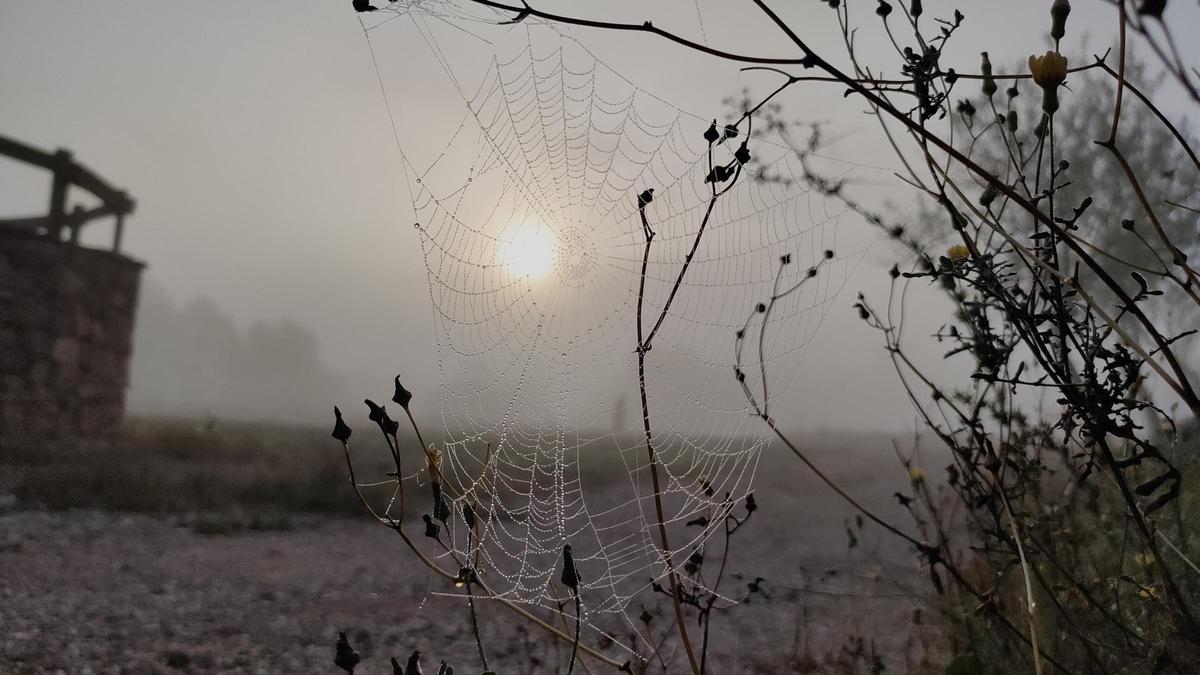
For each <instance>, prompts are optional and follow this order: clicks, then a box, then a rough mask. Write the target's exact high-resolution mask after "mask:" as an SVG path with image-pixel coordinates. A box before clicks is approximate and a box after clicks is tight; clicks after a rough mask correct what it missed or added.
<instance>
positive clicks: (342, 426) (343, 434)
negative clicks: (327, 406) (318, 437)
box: [331, 405, 351, 443]
mask: <svg viewBox="0 0 1200 675" xmlns="http://www.w3.org/2000/svg"><path fill="white" fill-rule="evenodd" d="M350 434H351V430H350V427H349V425H347V424H346V423H345V422H344V421H343V420H342V411H341V410H338V407H337V406H336V405H335V406H333V433H332V434H331V435H332V436H333V437H334V438H336V439H338V440H339V441H341V442H343V443H345V442H347V441H349V440H350Z"/></svg>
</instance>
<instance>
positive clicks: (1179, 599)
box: [955, 187, 1200, 639]
mask: <svg viewBox="0 0 1200 675" xmlns="http://www.w3.org/2000/svg"><path fill="white" fill-rule="evenodd" d="M955 189H956V190H957V187H955ZM959 194H960V195H961V192H960V193H959ZM967 204H968V205H970V206H971V208H972V210H974V206H973V205H971V204H970V202H967ZM976 213H977V214H978V211H976ZM979 215H980V218H981V220H982V221H983V222H988V224H989V225H990V226H991V227H994V228H995V229H996V231H997V232H999V233H1000V235H1001V236H1002V237H1004V238H1005V239H1006V241H1007V242H1008V243H1009V244H1010V245H1011V246H1013V247H1014V248H1015V249H1023V247H1022V246H1021V244H1020V243H1018V242H1017V241H1016V240H1014V239H1012V238H1011V237H1010V235H1008V233H1007V232H1005V231H1004V230H1003V228H1001V227H1000V226H999V224H993V223H991V222H990V221H989V220H988V219H986V218H983V216H982V214H979ZM1028 255H1029V256H1032V257H1030V258H1028V259H1030V260H1034V261H1035V262H1036V263H1037V264H1038V265H1039V266H1045V265H1046V263H1044V262H1042V261H1041V260H1040V259H1039V258H1037V257H1036V256H1033V254H1032V253H1029V254H1028ZM1050 272H1051V274H1055V275H1059V278H1061V279H1062V281H1063V283H1064V284H1066V285H1068V286H1071V287H1072V288H1073V290H1074V291H1075V292H1077V293H1078V294H1079V295H1080V297H1081V298H1083V299H1084V300H1085V301H1086V302H1088V304H1089V305H1091V306H1092V307H1093V309H1095V311H1096V313H1097V314H1098V315H1099V316H1101V317H1102V318H1103V319H1104V320H1105V322H1106V323H1108V324H1109V325H1111V326H1114V327H1115V328H1116V330H1117V332H1118V334H1120V335H1121V336H1122V338H1123V339H1124V340H1125V341H1126V342H1127V343H1128V344H1130V345H1131V346H1134V347H1135V349H1137V350H1138V351H1139V353H1143V352H1142V351H1141V348H1140V347H1138V346H1137V343H1136V342H1134V341H1133V338H1132V337H1131V336H1128V334H1127V333H1125V332H1124V331H1123V330H1122V329H1120V327H1119V326H1117V324H1116V321H1115V320H1113V319H1111V318H1110V317H1109V316H1108V315H1107V314H1106V313H1105V312H1104V311H1103V310H1102V309H1100V306H1099V303H1097V302H1096V301H1095V300H1094V299H1093V298H1092V296H1091V295H1089V294H1088V293H1087V292H1086V291H1084V290H1083V289H1082V288H1081V287H1079V286H1078V285H1075V284H1074V282H1073V281H1072V280H1071V279H1069V278H1062V277H1061V274H1060V273H1059V272H1058V271H1057V270H1055V269H1053V268H1051V269H1050ZM1143 356H1144V357H1145V358H1146V360H1147V362H1148V363H1149V364H1150V365H1151V367H1156V366H1158V364H1157V363H1156V362H1155V361H1154V360H1152V359H1150V358H1149V356H1147V355H1145V354H1144V353H1143ZM1156 370H1158V372H1159V374H1160V375H1163V376H1164V377H1165V374H1164V373H1162V371H1161V370H1160V369H1158V368H1156ZM1066 384H1067V383H1063V386H1062V387H1061V390H1062V391H1063V392H1064V394H1067V395H1068V396H1069V395H1070V391H1069V387H1067V386H1066ZM1099 446H1100V448H1101V457H1102V459H1103V460H1104V462H1105V464H1106V465H1107V466H1108V467H1109V469H1110V471H1111V472H1112V474H1113V479H1114V480H1115V481H1116V484H1117V487H1118V488H1119V490H1120V492H1121V497H1122V499H1123V501H1124V502H1125V504H1126V508H1127V509H1128V510H1129V513H1130V516H1131V517H1132V518H1133V520H1134V523H1135V524H1136V525H1137V528H1138V533H1139V534H1140V535H1141V536H1142V539H1143V540H1144V541H1145V543H1146V546H1147V547H1148V548H1149V549H1150V552H1151V553H1152V555H1153V556H1154V559H1155V563H1156V566H1157V567H1158V569H1159V573H1160V574H1161V575H1162V577H1163V581H1164V583H1165V584H1166V586H1167V590H1168V592H1169V593H1170V595H1171V599H1172V601H1173V602H1174V603H1175V605H1176V609H1177V611H1178V612H1179V615H1180V617H1181V618H1182V619H1183V620H1184V622H1185V623H1186V624H1187V626H1188V628H1189V631H1190V632H1191V635H1192V637H1193V639H1195V638H1196V637H1197V636H1198V635H1200V633H1198V631H1197V626H1196V622H1195V619H1194V617H1193V616H1192V613H1191V610H1190V609H1189V608H1188V605H1187V602H1186V601H1185V600H1184V598H1183V595H1182V594H1181V593H1180V591H1179V588H1178V586H1177V584H1176V583H1175V580H1174V576H1173V575H1172V574H1171V572H1170V569H1169V568H1168V567H1167V565H1166V561H1165V560H1163V558H1162V553H1161V551H1160V550H1159V548H1158V545H1157V543H1156V541H1155V538H1154V534H1153V530H1154V528H1152V527H1150V525H1149V523H1147V522H1146V518H1145V515H1144V514H1143V513H1142V511H1141V508H1140V507H1139V506H1138V503H1137V499H1136V497H1135V496H1134V494H1133V491H1132V490H1130V488H1129V483H1128V481H1126V480H1125V477H1124V475H1123V474H1122V472H1121V470H1120V467H1119V464H1118V462H1117V460H1116V458H1115V457H1114V456H1113V454H1112V452H1111V450H1110V449H1109V448H1108V444H1107V443H1103V442H1099Z"/></svg>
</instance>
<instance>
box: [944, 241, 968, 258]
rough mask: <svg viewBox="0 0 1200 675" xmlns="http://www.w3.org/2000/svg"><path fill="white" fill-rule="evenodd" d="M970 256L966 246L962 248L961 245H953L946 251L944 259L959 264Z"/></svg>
mask: <svg viewBox="0 0 1200 675" xmlns="http://www.w3.org/2000/svg"><path fill="white" fill-rule="evenodd" d="M970 256H971V249H969V248H967V247H966V246H963V245H962V244H955V245H953V246H951V247H950V248H948V249H946V257H947V258H950V259H951V260H953V261H954V262H960V261H963V260H966V259H967V258H969V257H970Z"/></svg>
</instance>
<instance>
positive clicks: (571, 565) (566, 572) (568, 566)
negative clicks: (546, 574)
mask: <svg viewBox="0 0 1200 675" xmlns="http://www.w3.org/2000/svg"><path fill="white" fill-rule="evenodd" d="M559 581H561V582H562V585H563V586H566V587H567V588H569V589H571V592H572V593H575V594H578V593H579V570H577V569H575V558H573V557H572V556H571V545H570V544H563V570H562V576H561V577H559Z"/></svg>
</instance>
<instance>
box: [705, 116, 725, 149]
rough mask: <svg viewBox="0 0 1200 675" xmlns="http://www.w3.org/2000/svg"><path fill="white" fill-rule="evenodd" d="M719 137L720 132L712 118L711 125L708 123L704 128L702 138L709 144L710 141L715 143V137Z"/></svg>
mask: <svg viewBox="0 0 1200 675" xmlns="http://www.w3.org/2000/svg"><path fill="white" fill-rule="evenodd" d="M720 137H721V132H719V131H717V121H716V120H713V121H712V125H710V126H709V127H708V130H706V131H705V132H704V140H706V141H708V142H709V143H710V144H711V143H716V142H717V139H718V138H720Z"/></svg>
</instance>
